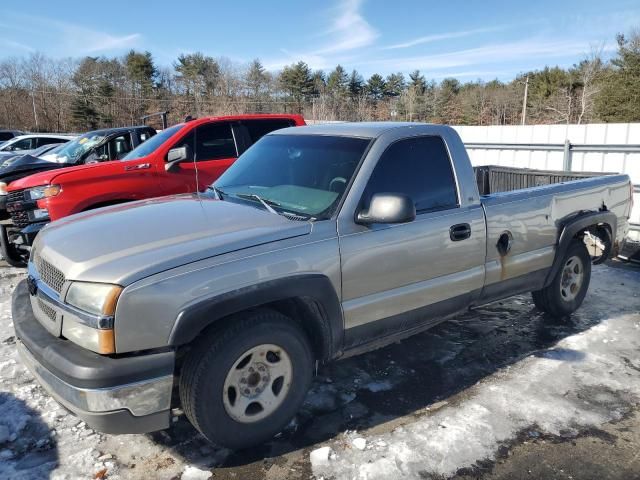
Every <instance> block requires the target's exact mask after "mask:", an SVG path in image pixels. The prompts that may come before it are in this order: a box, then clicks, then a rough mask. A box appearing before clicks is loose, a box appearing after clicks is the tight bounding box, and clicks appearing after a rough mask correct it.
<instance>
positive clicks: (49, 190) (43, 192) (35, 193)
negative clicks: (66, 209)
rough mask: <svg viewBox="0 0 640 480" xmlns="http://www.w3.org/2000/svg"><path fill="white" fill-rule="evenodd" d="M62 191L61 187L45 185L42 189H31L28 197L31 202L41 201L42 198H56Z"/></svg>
mask: <svg viewBox="0 0 640 480" xmlns="http://www.w3.org/2000/svg"><path fill="white" fill-rule="evenodd" d="M60 191H61V188H60V185H43V186H42V187H34V188H29V189H28V190H27V197H28V198H29V200H40V199H41V198H48V197H55V196H56V195H58V194H59V193H60Z"/></svg>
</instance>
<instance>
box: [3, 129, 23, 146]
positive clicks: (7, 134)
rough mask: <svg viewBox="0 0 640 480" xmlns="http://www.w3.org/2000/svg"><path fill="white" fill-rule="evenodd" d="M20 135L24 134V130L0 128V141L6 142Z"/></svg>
mask: <svg viewBox="0 0 640 480" xmlns="http://www.w3.org/2000/svg"><path fill="white" fill-rule="evenodd" d="M18 135H24V132H21V131H20V130H6V129H2V130H0V142H2V143H4V142H7V141H8V140H11V139H12V138H13V137H17V136H18Z"/></svg>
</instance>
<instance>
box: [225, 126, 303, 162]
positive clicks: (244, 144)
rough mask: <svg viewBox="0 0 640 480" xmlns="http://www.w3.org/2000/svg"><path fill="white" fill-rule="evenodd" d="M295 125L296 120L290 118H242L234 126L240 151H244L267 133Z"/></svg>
mask: <svg viewBox="0 0 640 480" xmlns="http://www.w3.org/2000/svg"><path fill="white" fill-rule="evenodd" d="M295 125H296V122H295V121H294V120H293V119H290V118H273V119H272V118H266V119H255V120H240V121H239V122H236V123H235V124H234V126H233V128H234V131H235V134H236V141H237V143H238V153H239V154H240V153H243V152H244V151H245V150H246V149H247V148H249V147H250V146H251V145H253V144H254V143H256V142H257V141H258V140H260V139H261V138H262V137H264V136H265V135H266V134H267V133H271V132H273V131H275V130H280V129H281V128H288V127H294V126H295Z"/></svg>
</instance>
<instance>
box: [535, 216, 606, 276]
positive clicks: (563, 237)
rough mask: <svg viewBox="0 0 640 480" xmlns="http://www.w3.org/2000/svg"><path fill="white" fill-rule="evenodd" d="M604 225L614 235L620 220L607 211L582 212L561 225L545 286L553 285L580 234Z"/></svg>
mask: <svg viewBox="0 0 640 480" xmlns="http://www.w3.org/2000/svg"><path fill="white" fill-rule="evenodd" d="M600 224H603V225H605V226H607V228H609V230H610V231H611V232H612V234H613V235H615V232H616V231H617V230H616V228H617V226H618V219H617V217H616V216H615V214H614V213H612V212H609V211H607V210H602V211H599V212H581V213H578V214H577V215H575V216H572V217H570V218H568V219H566V220H565V221H564V222H562V223H561V225H560V229H559V230H560V236H559V237H558V244H557V246H556V256H555V258H554V260H553V264H552V265H551V270H549V273H548V274H547V278H546V280H545V283H544V285H545V286H547V285H549V284H550V283H551V281H552V280H553V278H554V277H555V276H556V274H557V273H558V271H559V270H560V269H561V268H562V260H563V259H564V256H565V254H566V253H567V250H568V248H569V245H570V244H571V242H572V241H573V239H574V238H576V236H577V235H579V234H580V233H582V232H584V231H586V230H589V228H590V227H593V226H596V225H600Z"/></svg>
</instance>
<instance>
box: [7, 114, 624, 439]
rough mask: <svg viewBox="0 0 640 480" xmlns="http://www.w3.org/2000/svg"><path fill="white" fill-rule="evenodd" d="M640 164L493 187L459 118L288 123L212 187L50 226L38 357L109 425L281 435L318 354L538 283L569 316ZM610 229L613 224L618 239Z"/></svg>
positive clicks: (32, 304)
mask: <svg viewBox="0 0 640 480" xmlns="http://www.w3.org/2000/svg"><path fill="white" fill-rule="evenodd" d="M630 209H631V183H630V181H629V178H628V177H627V176H625V175H614V176H607V177H598V178H591V179H586V180H580V181H574V182H567V183H562V184H556V185H547V186H544V187H537V188H531V189H524V190H517V191H512V192H505V193H497V194H492V195H487V196H480V195H479V194H478V188H477V185H476V179H475V176H474V171H473V168H472V166H471V164H470V162H469V158H468V156H467V153H466V151H465V148H464V146H463V144H462V142H461V141H460V138H459V137H458V135H457V134H456V132H455V131H454V130H453V129H451V128H449V127H446V126H439V125H424V124H413V123H411V124H409V123H360V124H358V123H354V124H334V125H319V126H311V127H302V128H290V129H284V130H280V131H277V132H273V133H271V134H269V135H267V136H265V137H264V138H263V139H262V140H260V141H259V142H258V143H256V144H255V145H254V146H253V147H251V148H250V149H249V150H248V151H247V152H246V153H244V154H243V155H242V156H241V157H240V158H239V159H238V160H237V162H236V163H235V164H234V165H233V166H231V168H229V170H227V172H226V173H225V174H223V175H222V176H221V177H220V178H219V180H218V181H217V182H215V184H214V185H212V186H211V187H210V189H209V190H208V191H207V192H205V193H200V194H193V195H180V196H173V197H165V198H159V199H155V200H145V201H141V202H137V203H132V204H127V205H120V206H113V207H107V208H104V209H101V210H96V211H91V212H87V213H82V214H78V215H75V216H72V217H68V218H66V219H63V220H61V221H58V222H54V223H52V224H51V225H49V226H47V227H46V228H45V229H44V230H43V231H42V233H41V234H40V235H38V237H37V240H36V242H35V245H34V247H33V250H32V252H31V258H30V261H29V266H28V269H29V276H28V278H27V279H26V280H25V281H23V282H22V283H21V284H19V285H18V287H17V288H16V291H15V293H14V297H13V307H12V308H13V320H14V324H15V330H16V336H17V338H18V342H17V345H18V350H19V353H20V355H21V357H22V359H23V362H24V364H25V365H26V366H27V367H28V368H29V369H30V370H31V372H32V373H33V374H34V375H35V376H36V377H37V378H38V379H39V381H40V382H41V383H42V385H43V386H44V387H45V388H46V389H47V390H48V391H49V392H50V393H51V395H52V396H53V397H55V398H56V399H57V400H58V401H59V402H60V403H62V404H63V405H65V406H66V407H67V408H68V409H70V410H71V411H73V412H75V413H76V414H77V415H78V416H80V417H82V418H83V419H85V420H86V421H87V423H88V424H89V425H91V426H93V427H94V428H96V429H98V430H102V431H105V432H114V433H133V432H148V431H153V430H159V429H164V428H167V427H169V425H170V419H171V415H172V411H173V409H174V408H182V410H183V411H184V413H185V414H186V416H187V418H188V419H189V420H190V421H191V423H193V425H194V426H195V427H196V428H197V429H198V430H199V431H200V432H201V433H202V434H203V435H204V436H205V437H206V438H208V439H209V440H210V441H212V442H215V443H218V444H221V445H225V446H228V447H231V448H243V447H248V446H250V445H255V444H257V443H260V442H263V441H265V440H267V439H269V438H270V437H271V436H273V435H274V434H276V433H277V432H279V431H280V430H281V429H282V428H283V427H285V426H286V425H287V423H288V422H290V420H291V418H292V417H293V416H294V415H295V413H296V410H297V409H298V408H299V406H300V405H301V403H302V402H303V400H304V398H305V394H306V392H307V389H308V387H309V385H310V382H311V379H312V375H313V371H314V367H315V366H316V365H317V364H318V362H327V361H331V360H334V359H338V358H341V357H345V356H348V355H353V354H356V353H360V352H363V351H366V350H369V349H372V348H376V347H379V346H382V345H384V344H387V343H389V342H392V341H396V340H398V339H401V338H403V337H406V336H408V335H411V334H414V333H416V332H419V331H421V330H424V329H426V328H429V327H431V326H433V325H435V324H436V323H437V322H440V321H442V320H443V319H445V318H447V317H448V316H451V315H453V314H455V313H456V312H460V311H461V310H464V309H467V308H469V307H472V306H475V305H479V304H484V303H487V302H491V301H495V300H497V299H501V298H505V297H508V296H511V295H515V294H520V293H523V292H532V293H533V302H534V303H535V305H536V307H538V308H539V309H541V310H543V311H545V312H548V313H549V314H551V315H553V316H566V315H569V314H571V313H572V312H573V311H574V310H576V309H577V308H578V307H579V306H580V304H581V303H582V301H583V299H584V297H585V294H586V293H587V288H588V286H589V278H590V274H591V258H590V256H589V252H588V250H587V248H586V247H585V243H584V237H585V236H586V235H587V233H594V232H596V233H597V232H606V233H607V235H608V238H609V239H610V240H611V241H613V242H615V241H617V240H619V239H622V238H623V237H624V234H625V230H626V229H627V220H628V216H629V213H630ZM607 235H605V236H607Z"/></svg>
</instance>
